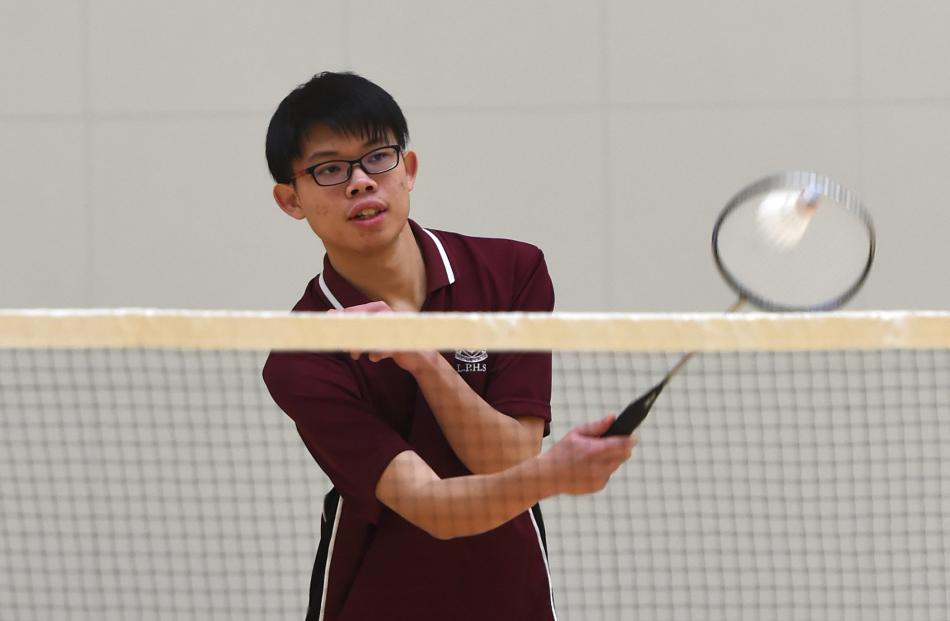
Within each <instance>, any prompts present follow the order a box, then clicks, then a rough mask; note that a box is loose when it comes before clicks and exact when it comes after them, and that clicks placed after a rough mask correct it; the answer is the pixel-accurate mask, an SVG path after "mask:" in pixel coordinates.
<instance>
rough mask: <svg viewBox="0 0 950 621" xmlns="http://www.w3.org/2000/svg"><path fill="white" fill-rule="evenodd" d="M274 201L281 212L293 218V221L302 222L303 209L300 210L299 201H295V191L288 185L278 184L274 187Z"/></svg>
mask: <svg viewBox="0 0 950 621" xmlns="http://www.w3.org/2000/svg"><path fill="white" fill-rule="evenodd" d="M274 201H275V202H276V203H277V206H278V207H280V208H281V210H282V211H283V212H284V213H285V214H287V215H288V216H290V217H291V218H294V219H295V220H303V219H304V217H305V215H304V212H303V209H301V208H300V201H299V200H298V199H297V191H296V190H295V189H294V186H292V185H291V184H289V183H278V184H277V185H275V186H274Z"/></svg>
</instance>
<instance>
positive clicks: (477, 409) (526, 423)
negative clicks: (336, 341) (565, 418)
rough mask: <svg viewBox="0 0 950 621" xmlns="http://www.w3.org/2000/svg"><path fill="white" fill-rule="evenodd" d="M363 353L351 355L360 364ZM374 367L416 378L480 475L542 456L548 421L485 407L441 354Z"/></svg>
mask: <svg viewBox="0 0 950 621" xmlns="http://www.w3.org/2000/svg"><path fill="white" fill-rule="evenodd" d="M390 311H391V309H390V307H389V305H388V304H386V303H385V302H382V301H377V302H370V303H368V304H361V305H359V306H351V307H349V308H347V309H346V312H364V313H385V312H390ZM362 353H363V352H357V351H354V352H351V353H350V355H351V357H352V358H354V359H357V358H359V357H360V356H361V355H362ZM368 357H369V359H370V360H372V361H373V362H378V361H380V360H383V359H385V358H392V360H393V361H394V362H395V363H396V364H397V365H399V366H400V367H401V368H402V369H403V370H405V371H408V372H409V373H411V374H412V375H413V377H414V378H415V379H416V383H417V384H418V385H419V389H420V390H421V391H422V394H423V396H424V397H425V399H426V403H428V404H429V407H430V408H431V409H432V413H433V414H434V415H435V418H436V420H437V421H438V423H439V427H441V429H442V433H444V434H445V437H446V439H447V440H448V441H449V444H450V445H451V446H452V449H453V450H454V451H455V454H456V455H458V458H459V459H460V460H461V461H462V463H463V464H465V466H466V467H467V468H468V469H469V470H471V471H472V472H473V473H475V474H491V473H493V472H500V471H502V470H505V469H506V468H510V467H511V466H514V465H515V464H518V463H521V462H522V461H524V460H526V459H528V458H530V457H533V456H535V455H537V454H538V453H539V452H540V451H541V439H542V437H543V436H544V421H543V420H542V419H540V418H537V417H533V416H521V417H511V416H508V415H507V414H503V413H501V412H499V411H498V410H496V409H495V408H493V407H492V406H491V405H489V404H488V403H486V402H485V400H484V399H482V398H481V397H480V396H479V395H478V394H477V393H476V392H475V391H474V390H472V388H471V386H469V385H468V384H467V383H466V382H465V380H463V379H462V378H461V376H459V374H458V373H457V372H456V371H455V369H453V368H452V366H451V365H450V364H449V363H448V362H447V361H446V360H445V358H443V357H442V356H441V355H440V354H439V353H438V352H434V351H433V352H371V353H369V354H368Z"/></svg>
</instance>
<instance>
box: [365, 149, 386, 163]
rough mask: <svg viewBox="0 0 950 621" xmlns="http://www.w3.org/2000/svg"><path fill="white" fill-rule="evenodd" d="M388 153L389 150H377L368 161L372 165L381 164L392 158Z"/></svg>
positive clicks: (368, 156)
mask: <svg viewBox="0 0 950 621" xmlns="http://www.w3.org/2000/svg"><path fill="white" fill-rule="evenodd" d="M387 151H388V149H377V150H376V151H373V152H372V153H370V154H369V155H367V156H366V161H367V162H368V163H370V164H378V163H379V162H383V161H386V160H387V159H389V157H390V155H389V153H388V152H387Z"/></svg>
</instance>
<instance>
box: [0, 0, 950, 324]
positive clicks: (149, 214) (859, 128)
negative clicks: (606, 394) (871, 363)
mask: <svg viewBox="0 0 950 621" xmlns="http://www.w3.org/2000/svg"><path fill="white" fill-rule="evenodd" d="M948 31H950V4H948V3H946V2H941V1H938V0H932V1H929V2H928V1H923V0H917V1H909V2H901V3H898V2H891V1H884V0H865V1H860V0H850V1H844V0H832V1H830V2H829V1H827V0H825V1H819V0H802V1H800V2H796V3H788V2H773V1H767V2H762V1H754V0H745V1H740V0H723V1H720V2H715V3H712V2H710V3H700V2H644V1H638V2H622V1H619V0H600V1H596V2H587V3H579V2H565V1H558V2H541V1H519V2H514V1H510V2H477V3H476V2H442V1H436V0H431V1H423V0H400V1H398V2H390V1H381V0H379V1H366V0H361V1H351V2H345V1H343V0H338V1H319V2H317V1H314V0H309V1H299V2H293V1H289V0H282V1H275V2H268V3H235V2H224V1H218V2H215V1H211V0H200V1H188V2H186V1H183V0H177V1H171V2H167V1H162V2H159V1H157V0H137V1H120V0H84V1H67V0H57V1H52V0H50V1H46V2H27V1H26V0H21V1H14V0H3V1H2V2H0V84H2V85H3V91H2V92H3V95H2V97H0V144H2V145H3V146H2V148H0V307H36V306H55V307H72V306H159V307H184V308H241V309H281V308H287V307H289V306H290V305H291V304H292V303H293V302H294V301H295V300H296V298H297V296H298V294H299V292H300V291H301V289H302V287H303V286H304V284H305V282H306V281H307V280H308V279H309V278H310V277H311V276H312V275H314V274H315V273H316V272H317V271H318V270H319V269H320V268H319V265H320V264H319V261H320V257H321V256H322V248H321V247H320V245H319V243H318V241H317V240H316V239H315V238H314V237H313V236H312V234H311V233H310V231H309V229H308V228H307V227H306V225H305V224H302V223H298V222H296V221H293V220H291V219H289V218H287V217H286V216H284V215H283V214H281V212H279V211H278V209H277V208H276V207H275V206H274V205H273V203H272V201H271V198H270V181H269V178H268V175H267V171H266V166H265V162H264V157H263V139H264V132H265V128H266V124H267V121H268V119H269V116H270V113H271V112H272V110H273V108H274V107H275V106H276V104H277V103H278V101H279V100H280V99H281V97H282V96H283V95H284V94H286V92H287V91H288V90H289V89H290V88H292V87H293V86H294V85H295V84H297V83H299V82H302V81H305V80H306V79H307V78H308V77H309V76H310V75H311V74H313V73H314V72H317V71H319V70H322V69H353V70H356V71H358V72H360V73H363V74H364V75H366V76H367V77H370V78H371V79H374V80H376V81H377V82H379V83H380V84H381V85H383V86H384V87H385V88H387V89H389V90H390V91H391V92H392V93H393V94H394V95H395V96H396V97H397V99H398V100H399V101H400V102H401V104H402V105H403V108H404V110H405V112H406V114H407V116H408V118H409V123H410V131H411V133H412V145H413V147H414V148H415V149H417V151H418V152H419V154H420V158H421V163H422V168H421V173H420V178H419V183H418V186H417V190H416V192H415V193H414V196H413V210H414V217H416V218H417V219H418V220H419V221H420V222H422V223H423V224H424V225H427V226H430V227H434V228H445V229H450V230H458V231H462V232H469V233H473V234H485V235H495V236H507V237H514V238H520V239H525V240H529V241H532V242H535V243H537V244H539V245H541V246H542V247H543V248H544V249H545V251H546V254H547V256H548V260H549V264H550V267H551V270H552V273H553V276H554V278H555V281H556V287H557V291H558V300H559V308H560V309H561V310H616V311H621V310H624V311H625V310H634V311H654V310H718V309H721V308H722V307H724V306H726V305H727V304H728V303H729V301H730V298H731V296H730V293H729V292H728V290H727V289H726V287H725V285H724V284H722V283H721V282H720V280H719V278H718V276H717V275H716V273H715V270H714V268H713V267H712V264H711V261H710V259H709V252H708V247H707V246H708V241H707V240H708V236H709V230H710V227H711V224H712V221H713V219H714V218H715V215H716V213H717V212H718V210H719V208H720V207H721V206H722V204H723V203H724V202H725V201H726V200H727V199H728V198H729V197H730V196H731V195H732V193H734V192H735V191H736V190H738V189H739V187H741V186H742V185H744V184H745V183H747V182H749V181H751V180H752V179H754V178H756V177H758V176H761V175H763V174H766V173H770V172H773V171H776V170H780V169H801V168H805V169H813V170H818V171H820V172H823V173H826V174H828V175H831V176H833V177H835V178H837V179H838V180H840V181H841V182H843V183H845V184H846V185H849V186H851V187H853V188H854V189H856V190H857V191H858V192H859V193H861V194H862V195H863V197H864V199H865V201H866V202H867V204H868V206H869V208H870V209H871V211H872V213H873V215H874V217H875V219H876V221H877V224H878V229H879V259H878V264H877V265H876V268H875V271H874V273H873V274H872V278H871V280H870V281H869V283H868V285H867V287H866V289H865V291H864V292H863V293H862V294H861V295H860V297H859V298H858V299H856V300H855V302H854V303H853V305H852V307H854V308H943V309H946V308H950V287H948V286H947V285H946V281H947V277H946V276H945V275H944V274H943V270H944V266H945V264H946V263H947V261H948V259H950V251H948V250H947V245H946V243H945V240H946V238H947V233H946V231H947V229H948V228H950V226H948V225H950V205H948V204H947V201H946V200H945V199H944V195H945V190H944V188H945V185H944V183H945V178H946V176H947V175H946V173H945V172H944V168H945V162H947V161H948V159H950V37H948V36H947V33H948Z"/></svg>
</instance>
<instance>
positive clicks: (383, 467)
mask: <svg viewBox="0 0 950 621" xmlns="http://www.w3.org/2000/svg"><path fill="white" fill-rule="evenodd" d="M407 142H408V129H407V125H406V121H405V118H404V117H403V114H402V112H401V111H400V109H399V106H398V105H397V104H396V102H395V101H394V100H393V99H392V97H391V96H390V95H389V94H388V93H386V92H385V91H384V90H382V89H381V88H379V87H378V86H376V85H375V84H373V83H371V82H369V81H368V80H366V79H364V78H362V77H359V76H357V75H354V74H337V73H323V74H320V75H317V76H315V77H314V78H313V79H312V80H310V81H309V82H308V83H307V84H304V85H302V86H300V87H298V88H296V89H295V90H294V91H293V92H291V93H290V94H289V95H288V96H287V97H286V98H285V99H284V100H283V102H281V104H280V106H279V107H278V109H277V111H276V112H275V113H274V116H273V118H272V120H271V123H270V127H269V129H268V133H267V160H268V165H269V167H270V171H271V174H272V175H273V177H274V180H275V181H276V185H275V186H274V198H275V200H276V201H277V203H278V205H279V206H280V208H281V209H282V210H283V211H284V212H286V213H287V214H288V215H290V216H291V217H293V218H296V219H298V220H306V221H307V223H308V224H309V225H310V227H311V228H312V229H313V231H314V233H316V235H317V236H318V237H319V238H320V239H321V240H322V242H323V245H324V247H325V248H326V257H325V258H324V262H323V271H322V272H321V273H320V274H319V275H318V276H317V277H315V278H314V279H313V280H312V281H310V283H309V284H308V286H307V288H306V289H305V291H304V294H303V296H302V297H301V299H300V301H299V302H297V305H296V306H295V307H294V310H296V311H329V312H348V311H354V310H355V311H363V312H387V311H389V310H400V311H424V312H425V311H550V310H552V308H553V305H554V294H553V290H552V287H551V281H550V278H549V277H548V273H547V268H546V266H545V263H544V258H543V256H542V254H541V252H540V250H538V249H537V248H535V247H533V246H530V245H528V244H524V243H520V242H514V241H508V240H499V239H484V238H474V237H467V236H463V235H458V234H454V233H446V232H440V231H431V230H428V229H425V228H423V227H421V226H419V225H418V224H416V223H415V222H413V221H411V220H409V193H410V192H411V191H412V188H413V185H414V183H415V179H416V172H417V170H418V158H417V156H416V154H415V153H414V152H413V151H411V150H407V149H406V145H407ZM264 381H265V382H266V384H267V387H268V389H269V390H270V392H271V395H272V396H273V398H274V400H275V401H276V402H277V404H278V405H279V406H280V407H281V408H282V409H283V410H284V411H285V412H286V413H287V414H288V415H289V416H290V417H291V418H292V419H293V420H294V422H295V423H296V425H297V429H298V431H299V433H300V436H301V437H302V439H303V441H304V443H305V444H306V446H307V448H308V449H309V450H310V452H311V454H312V455H313V457H314V459H315V460H316V461H317V463H318V464H319V465H320V467H321V468H322V469H323V471H324V472H326V474H327V475H328V476H329V478H330V480H331V481H332V483H333V489H332V490H331V491H330V493H329V494H327V496H326V498H325V499H324V514H323V520H322V523H321V539H320V543H319V546H318V549H317V558H316V562H315V564H314V569H313V576H312V578H311V587H310V605H309V608H308V614H307V619H308V620H314V621H315V620H318V619H322V620H325V621H354V620H379V619H388V620H396V619H412V620H413V621H423V620H427V619H439V620H444V619H455V620H463V619H473V620H474V619H478V620H485V619H519V620H525V621H528V620H538V621H542V620H543V621H550V620H552V619H555V618H556V617H555V613H554V600H553V596H552V594H551V586H550V578H549V572H548V570H547V558H546V551H545V549H544V530H543V525H542V523H541V514H540V510H539V508H538V506H537V503H538V501H539V500H540V499H542V498H545V497H548V496H552V495H555V494H561V493H572V494H579V493H589V492H593V491H596V490H599V489H601V488H602V487H603V486H604V485H605V484H606V482H607V478H608V477H609V476H610V474H611V473H612V472H613V471H614V470H615V469H616V468H617V467H619V465H620V464H621V463H622V462H623V461H624V460H626V459H627V458H628V457H629V456H630V452H631V450H632V447H633V445H634V443H635V439H634V438H632V437H631V438H625V437H624V438H617V437H615V438H601V437H599V436H600V434H601V433H602V432H603V431H604V430H606V428H607V426H608V425H609V424H610V421H611V418H610V417H608V418H605V419H604V420H601V421H599V422H596V423H592V424H589V425H585V426H581V427H578V428H577V429H574V430H573V431H571V432H570V433H569V434H568V435H567V436H565V437H564V438H563V439H562V440H561V441H560V442H558V443H557V444H555V445H554V446H553V447H552V448H551V449H549V450H548V451H546V452H544V453H540V449H541V439H542V436H543V435H544V434H545V433H546V431H547V429H548V423H549V421H550V415H551V414H550V397H551V356H550V355H549V354H539V353H524V354H514V353H491V352H470V351H459V352H450V353H444V354H443V353H437V352H412V353H406V352H369V353H368V354H367V355H361V353H360V352H350V353H348V354H347V353H338V354H318V353H276V352H275V353H272V354H271V356H270V357H269V358H268V360H267V363H266V365H265V367H264Z"/></svg>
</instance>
